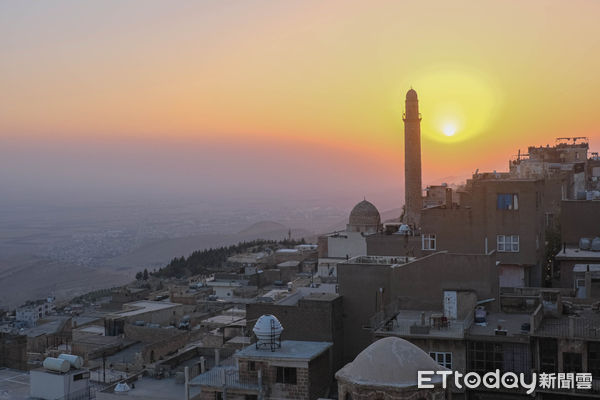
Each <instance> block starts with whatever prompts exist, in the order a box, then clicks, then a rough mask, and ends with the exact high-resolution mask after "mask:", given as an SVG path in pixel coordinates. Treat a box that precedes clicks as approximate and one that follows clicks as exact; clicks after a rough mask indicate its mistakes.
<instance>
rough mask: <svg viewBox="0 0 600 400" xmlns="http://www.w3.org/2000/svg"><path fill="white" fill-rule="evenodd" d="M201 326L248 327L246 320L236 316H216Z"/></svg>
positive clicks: (205, 320)
mask: <svg viewBox="0 0 600 400" xmlns="http://www.w3.org/2000/svg"><path fill="white" fill-rule="evenodd" d="M200 324H201V325H211V326H246V318H245V317H240V316H236V315H215V316H214V317H210V318H206V319H204V320H202V321H201V322H200Z"/></svg>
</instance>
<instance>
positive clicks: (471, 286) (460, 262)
mask: <svg viewBox="0 0 600 400" xmlns="http://www.w3.org/2000/svg"><path fill="white" fill-rule="evenodd" d="M440 277H443V279H440ZM338 285H339V294H340V295H341V296H342V298H343V305H344V319H343V324H344V358H345V360H346V361H349V360H351V359H352V358H353V357H355V356H356V355H357V354H358V353H359V352H360V351H362V350H363V349H364V348H365V347H367V346H368V345H369V344H370V343H371V341H372V339H373V328H374V327H375V326H376V325H377V324H378V322H379V321H381V320H383V319H385V318H386V317H391V316H392V315H394V314H395V313H397V312H399V310H419V311H427V312H440V310H444V302H445V291H455V292H456V291H461V290H463V291H464V290H471V291H473V292H474V294H475V297H476V298H477V299H478V300H482V299H490V298H498V273H497V269H496V260H495V255H494V253H493V252H491V253H490V254H450V253H448V252H437V253H434V254H431V255H429V256H426V257H422V258H419V259H406V258H401V257H383V256H361V257H355V258H353V259H350V260H348V261H345V262H343V263H340V264H338Z"/></svg>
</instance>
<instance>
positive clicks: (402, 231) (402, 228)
mask: <svg viewBox="0 0 600 400" xmlns="http://www.w3.org/2000/svg"><path fill="white" fill-rule="evenodd" d="M398 233H399V234H400V235H406V236H408V235H410V227H409V226H408V225H406V224H402V225H400V228H398Z"/></svg>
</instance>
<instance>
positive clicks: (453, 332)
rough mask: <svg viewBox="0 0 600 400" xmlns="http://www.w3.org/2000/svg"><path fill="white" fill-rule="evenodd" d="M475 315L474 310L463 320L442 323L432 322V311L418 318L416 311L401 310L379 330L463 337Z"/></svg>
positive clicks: (390, 332) (401, 333)
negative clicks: (405, 311)
mask: <svg viewBox="0 0 600 400" xmlns="http://www.w3.org/2000/svg"><path fill="white" fill-rule="evenodd" d="M473 316H474V312H473V311H471V312H470V313H469V314H468V315H467V316H466V317H465V319H463V320H447V319H445V320H444V321H443V322H442V323H432V322H431V321H430V317H431V312H427V313H426V312H423V317H422V318H416V317H414V312H411V313H410V314H405V315H403V312H402V311H400V312H399V313H398V314H397V315H396V316H395V317H393V318H391V319H389V320H388V321H387V322H386V323H385V324H383V325H380V326H379V329H378V331H379V332H380V333H383V334H393V335H398V336H415V335H418V336H421V335H428V336H440V337H455V338H463V337H464V335H465V332H466V331H467V330H468V329H469V328H470V327H471V325H472V324H473Z"/></svg>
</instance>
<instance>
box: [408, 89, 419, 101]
mask: <svg viewBox="0 0 600 400" xmlns="http://www.w3.org/2000/svg"><path fill="white" fill-rule="evenodd" d="M406 100H418V98H417V92H416V91H415V89H413V88H410V90H409V91H408V92H406Z"/></svg>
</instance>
